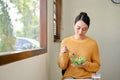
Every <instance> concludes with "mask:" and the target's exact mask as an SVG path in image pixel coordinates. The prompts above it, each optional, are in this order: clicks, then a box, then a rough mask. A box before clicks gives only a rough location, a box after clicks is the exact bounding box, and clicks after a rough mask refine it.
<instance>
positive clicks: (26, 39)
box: [0, 0, 40, 53]
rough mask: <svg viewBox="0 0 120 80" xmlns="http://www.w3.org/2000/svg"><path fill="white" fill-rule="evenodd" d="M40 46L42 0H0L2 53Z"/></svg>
mask: <svg viewBox="0 0 120 80" xmlns="http://www.w3.org/2000/svg"><path fill="white" fill-rule="evenodd" d="M36 48H40V0H0V53H2V52H10V51H19V50H27V49H36Z"/></svg>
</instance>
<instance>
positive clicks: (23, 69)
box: [0, 54, 48, 80]
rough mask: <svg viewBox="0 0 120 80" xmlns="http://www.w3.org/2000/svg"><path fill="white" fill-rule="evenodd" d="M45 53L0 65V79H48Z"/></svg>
mask: <svg viewBox="0 0 120 80" xmlns="http://www.w3.org/2000/svg"><path fill="white" fill-rule="evenodd" d="M46 55H47V54H42V55H39V56H35V57H32V58H27V59H24V60H21V61H17V62H14V63H10V64H7V65H3V66H0V80H48V75H47V74H48V73H47V67H46V62H47V61H46Z"/></svg>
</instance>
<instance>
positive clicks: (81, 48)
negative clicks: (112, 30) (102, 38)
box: [58, 36, 100, 79]
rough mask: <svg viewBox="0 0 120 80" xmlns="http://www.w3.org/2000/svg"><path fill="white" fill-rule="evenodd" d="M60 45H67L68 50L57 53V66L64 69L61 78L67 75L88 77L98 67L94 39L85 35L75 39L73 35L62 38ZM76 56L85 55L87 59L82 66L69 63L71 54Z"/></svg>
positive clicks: (98, 61) (98, 59)
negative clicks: (80, 38)
mask: <svg viewBox="0 0 120 80" xmlns="http://www.w3.org/2000/svg"><path fill="white" fill-rule="evenodd" d="M61 45H65V46H67V49H68V51H67V52H66V53H61V52H60V54H59V57H58V66H59V67H60V68H61V69H62V70H64V69H66V72H65V74H64V75H63V77H62V79H64V78H65V77H67V76H71V77H73V78H78V79H80V78H90V77H91V75H92V74H93V73H95V72H97V71H98V70H99V69H100V57H99V49H98V45H97V43H96V41H95V40H93V39H91V38H90V37H87V38H85V39H83V40H76V39H74V37H73V36H70V37H68V38H65V39H63V40H62V42H61ZM73 54H74V55H76V56H78V57H80V56H85V57H86V59H87V61H86V62H85V65H84V67H82V68H80V67H76V66H72V65H71V61H70V58H71V56H72V55H73Z"/></svg>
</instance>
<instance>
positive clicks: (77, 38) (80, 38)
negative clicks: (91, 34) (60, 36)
mask: <svg viewBox="0 0 120 80" xmlns="http://www.w3.org/2000/svg"><path fill="white" fill-rule="evenodd" d="M74 38H75V39H76V40H83V39H85V38H86V36H85V35H84V36H79V35H74Z"/></svg>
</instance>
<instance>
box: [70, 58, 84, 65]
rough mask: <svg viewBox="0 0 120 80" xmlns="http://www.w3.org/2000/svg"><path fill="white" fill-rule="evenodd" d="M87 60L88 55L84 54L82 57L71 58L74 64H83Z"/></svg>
mask: <svg viewBox="0 0 120 80" xmlns="http://www.w3.org/2000/svg"><path fill="white" fill-rule="evenodd" d="M85 61H86V57H85V56H82V57H72V58H71V62H72V64H75V65H81V64H83V63H84V62H85Z"/></svg>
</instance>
